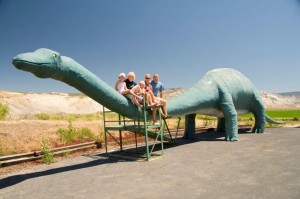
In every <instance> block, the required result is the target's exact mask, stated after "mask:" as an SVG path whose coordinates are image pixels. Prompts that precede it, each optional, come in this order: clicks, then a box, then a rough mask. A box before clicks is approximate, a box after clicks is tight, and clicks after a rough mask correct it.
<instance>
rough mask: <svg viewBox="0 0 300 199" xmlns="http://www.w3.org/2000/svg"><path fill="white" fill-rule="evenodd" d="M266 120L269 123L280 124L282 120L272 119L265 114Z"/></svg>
mask: <svg viewBox="0 0 300 199" xmlns="http://www.w3.org/2000/svg"><path fill="white" fill-rule="evenodd" d="M266 120H267V122H269V123H271V124H282V123H283V122H282V121H276V120H274V119H272V118H271V117H269V116H268V115H267V114H266Z"/></svg>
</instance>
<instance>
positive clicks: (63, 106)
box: [0, 88, 300, 117]
mask: <svg viewBox="0 0 300 199" xmlns="http://www.w3.org/2000/svg"><path fill="white" fill-rule="evenodd" d="M184 91H186V89H183V88H174V89H167V90H166V91H165V98H166V99H170V98H172V97H174V96H177V95H179V94H181V93H183V92H184ZM261 96H262V99H263V101H264V103H265V106H266V107H267V108H285V107H288V108H292V107H300V103H299V102H300V100H299V96H293V95H280V94H274V93H268V92H264V91H261ZM0 102H1V103H2V104H6V105H8V106H9V110H10V116H11V117H15V116H20V115H33V114H36V113H64V114H91V113H96V112H99V111H102V105H100V104H98V103H97V102H95V101H94V100H92V99H91V98H89V97H87V96H85V95H83V94H66V93H20V92H11V91H0Z"/></svg>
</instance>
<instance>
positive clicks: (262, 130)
mask: <svg viewBox="0 0 300 199" xmlns="http://www.w3.org/2000/svg"><path fill="white" fill-rule="evenodd" d="M264 130H265V129H264V128H262V127H258V126H254V127H253V129H252V133H263V132H264Z"/></svg>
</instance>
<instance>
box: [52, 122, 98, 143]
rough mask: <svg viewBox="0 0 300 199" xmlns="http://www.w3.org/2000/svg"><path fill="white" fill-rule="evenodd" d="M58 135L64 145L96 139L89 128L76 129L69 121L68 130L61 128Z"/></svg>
mask: <svg viewBox="0 0 300 199" xmlns="http://www.w3.org/2000/svg"><path fill="white" fill-rule="evenodd" d="M58 134H59V136H60V138H61V141H62V143H63V144H69V143H72V142H77V141H80V142H82V141H84V140H88V139H96V138H95V135H94V134H93V133H92V132H91V130H90V129H88V128H82V129H76V128H74V127H73V125H72V122H71V121H69V126H68V128H66V129H63V128H59V129H58Z"/></svg>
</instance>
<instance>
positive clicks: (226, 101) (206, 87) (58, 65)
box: [13, 48, 279, 141]
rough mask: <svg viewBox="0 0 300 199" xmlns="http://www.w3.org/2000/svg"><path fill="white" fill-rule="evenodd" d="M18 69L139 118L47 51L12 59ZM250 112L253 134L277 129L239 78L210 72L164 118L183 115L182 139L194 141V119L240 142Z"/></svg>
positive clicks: (91, 77)
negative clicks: (205, 118) (206, 119)
mask: <svg viewBox="0 0 300 199" xmlns="http://www.w3.org/2000/svg"><path fill="white" fill-rule="evenodd" d="M13 64H14V65H15V67H16V68H18V69H20V70H24V71H28V72H31V73H33V74H34V75H35V76H37V77H39V78H52V79H55V80H59V81H62V82H65V83H67V84H69V85H70V86H73V87H75V88H77V89H78V90H79V91H81V92H82V93H84V94H86V95H87V96H89V97H91V98H92V99H94V100H95V101H97V102H98V103H100V104H102V105H103V106H105V107H106V108H108V109H110V110H112V111H115V112H117V113H120V114H121V115H124V116H126V117H129V118H142V110H141V109H139V108H137V107H136V106H134V105H133V103H132V102H131V101H130V100H129V99H127V98H126V97H124V96H122V95H121V94H119V93H118V92H116V91H115V90H114V89H113V88H112V87H111V86H109V85H108V84H106V83H105V82H103V81H102V80H101V79H99V78H98V77H97V76H96V75H95V74H93V73H91V72H90V71H89V70H87V69H86V68H84V67H83V66H81V65H80V64H79V63H77V62H76V61H74V60H73V59H71V58H69V57H65V56H61V55H60V54H59V53H58V52H55V51H53V50H49V49H46V48H41V49H38V50H36V51H34V52H30V53H23V54H19V55H17V56H16V57H14V58H13ZM248 112H252V113H253V114H254V117H255V125H254V127H253V130H252V132H258V133H262V132H264V129H265V120H267V121H268V122H271V123H279V122H277V121H274V120H272V119H271V118H269V117H268V116H266V115H265V108H264V105H263V102H262V100H261V97H260V95H259V93H258V92H257V90H256V88H255V87H254V86H253V84H252V83H251V82H250V80H249V79H248V78H246V77H245V76H244V75H242V74H241V73H240V72H238V71H236V70H233V69H229V68H220V69H215V70H211V71H209V72H208V73H206V74H205V75H204V77H202V79H200V80H199V81H198V82H197V83H196V84H195V85H194V86H193V87H192V88H190V89H189V90H188V91H187V92H185V93H183V94H181V95H179V96H177V97H174V98H172V99H170V100H169V101H168V114H169V115H171V116H182V115H185V127H186V129H185V136H186V137H187V138H192V137H194V135H195V117H196V113H201V114H205V115H211V116H216V117H218V118H219V123H218V128H219V130H221V129H224V130H225V139H226V140H227V141H236V140H237V139H238V127H237V115H238V114H244V113H248Z"/></svg>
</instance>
